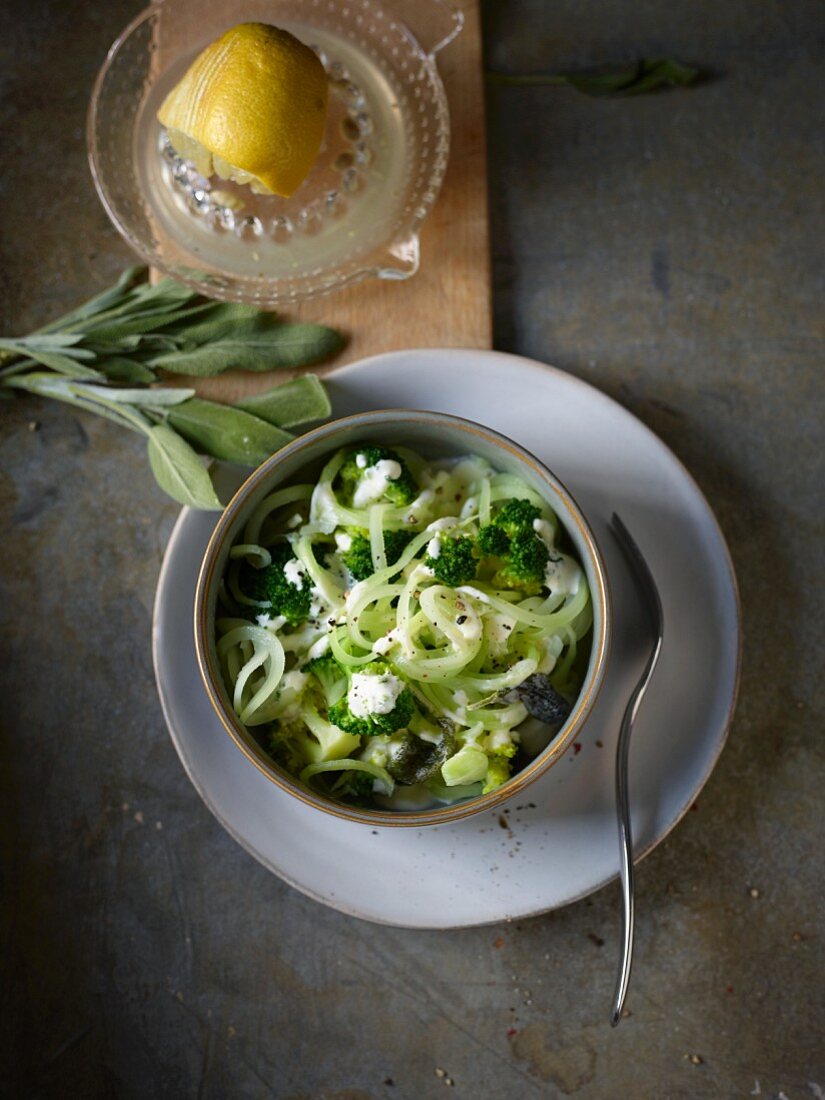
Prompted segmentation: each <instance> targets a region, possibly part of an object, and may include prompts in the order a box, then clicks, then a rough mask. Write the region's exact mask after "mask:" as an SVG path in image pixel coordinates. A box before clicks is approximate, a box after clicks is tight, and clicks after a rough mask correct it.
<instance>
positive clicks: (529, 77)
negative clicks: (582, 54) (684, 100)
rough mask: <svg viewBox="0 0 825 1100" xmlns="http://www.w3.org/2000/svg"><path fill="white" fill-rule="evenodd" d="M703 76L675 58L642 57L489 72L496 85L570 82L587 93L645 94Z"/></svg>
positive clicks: (685, 84) (571, 85) (569, 83)
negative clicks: (549, 69) (562, 68)
mask: <svg viewBox="0 0 825 1100" xmlns="http://www.w3.org/2000/svg"><path fill="white" fill-rule="evenodd" d="M700 76H701V72H700V70H699V69H695V68H691V66H689V65H683V64H682V63H681V62H680V61H676V60H674V59H673V58H650V57H647V58H641V59H639V60H636V61H628V62H626V63H623V64H620V65H604V66H599V67H598V68H593V69H581V70H578V71H573V72H561V73H512V74H511V73H496V72H491V73H488V74H487V77H488V79H489V80H491V81H492V82H494V83H496V84H512V85H542V84H547V85H560V84H567V85H569V86H570V87H571V88H575V89H576V91H578V92H582V93H583V94H584V95H589V96H594V97H602V96H626V95H642V94H644V93H645V92H653V91H656V90H658V89H660V88H664V87H671V88H677V87H682V88H684V87H688V86H689V85H690V84H693V83H695V81H696V80H697V79H698V78H699V77H700Z"/></svg>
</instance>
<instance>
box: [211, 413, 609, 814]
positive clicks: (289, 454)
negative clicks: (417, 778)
mask: <svg viewBox="0 0 825 1100" xmlns="http://www.w3.org/2000/svg"><path fill="white" fill-rule="evenodd" d="M398 422H403V423H404V424H405V425H410V424H419V425H424V426H426V427H429V428H437V426H438V424H439V423H445V424H447V425H448V426H449V427H451V428H458V429H459V430H461V431H464V432H465V433H466V434H467V435H468V436H474V437H476V438H481V439H483V440H484V441H485V442H486V443H487V444H492V445H493V446H494V447H496V448H499V449H502V450H504V451H506V452H507V453H509V454H510V455H511V456H512V457H514V458H515V459H516V460H517V461H519V462H522V463H524V464H526V465H527V466H528V467H530V468H531V469H532V470H533V472H534V473H536V474H537V475H538V476H539V478H540V479H541V480H543V481H545V482H547V483H549V485H550V486H551V487H552V488H553V490H554V491H555V493H556V494H557V495H558V496H559V498H560V499H561V501H562V503H563V504H564V506H565V509H566V516H565V517H560V518H562V519H563V522H564V521H565V520H566V521H567V522H572V523H574V524H575V526H576V527H577V529H578V532H579V534H580V535H581V537H582V539H583V541H584V544H585V546H586V547H587V550H588V553H589V556H590V564H591V566H592V569H593V573H594V576H595V580H596V592H595V593H593V591H592V586H591V598H592V599H593V601H594V604H595V603H596V602H598V605H599V607H600V610H601V614H600V616H599V629H598V632H597V633H594V637H593V643H592V646H593V648H592V649H591V660H590V663H591V665H592V674H591V675H590V677H589V680H588V679H586V680H585V684H584V685H583V688H582V691H581V692H580V694H579V696H578V698H577V699H576V702H575V705H574V707H573V710H572V711H571V713H570V715H569V717H568V718H567V721H566V722H565V724H564V726H562V728H561V730H560V731H559V733H558V734H557V735H556V737H555V738H554V739H553V741H551V743H550V744H549V745H548V746H547V747H546V748H545V749H544V750H543V751H542V752H541V753H539V755H538V756H537V757H535V758H534V759H533V760H532V761H530V763H529V764H527V765H526V767H524V768H522V769H521V770H520V771H519V772H517V773H516V774H515V775H514V776H512V777H511V778H510V779H509V780H508V781H507V782H506V783H504V784H502V786H501V787H498V788H497V789H496V790H494V791H490V792H489V793H488V794H482V795H477V796H476V797H475V798H470V799H467V800H465V801H463V802H457V803H454V804H452V805H449V806H441V807H438V808H433V809H429V810H413V811H405V810H397V811H392V810H378V809H377V810H364V809H360V808H357V807H349V806H346V805H344V804H343V803H338V802H334V801H332V800H331V799H327V798H324V797H322V796H321V795H318V794H316V793H315V792H314V791H312V790H310V789H309V788H308V787H304V786H302V785H301V784H300V783H299V782H298V781H297V780H295V779H293V777H291V776H289V775H288V774H287V773H286V772H284V771H281V770H280V769H279V768H278V766H277V765H276V764H275V763H274V761H272V760H271V759H270V758H269V757H268V756H267V754H266V753H265V751H264V750H263V749H262V748H261V747H260V746H259V745H257V743H256V742H255V740H254V737H253V736H252V735H251V734H250V733H249V731H248V730H246V728H245V727H244V726H243V725H242V723H241V722H240V720H239V719H238V718H237V716H236V715H235V714H234V712H233V711H231V710H230V709H228V708H227V707H226V706H225V705H224V702H223V700H222V698H221V695H220V691H219V689H218V687H217V685H218V684H219V683H220V675H221V674H220V669H219V668H217V667H216V666H215V664H214V661H213V656H212V652H211V649H210V644H209V642H210V634H209V631H210V625H211V627H212V628H213V627H214V622H213V623H212V624H210V622H209V615H208V604H209V599H208V597H209V595H210V594H211V586H212V584H213V583H214V579H215V573H216V566H217V561H218V557H219V556H220V552H221V550H222V549H223V545H224V542H225V540H226V537H227V534H228V532H229V529H230V528H231V526H232V524H233V523H234V521H235V519H236V518H237V515H238V512H239V511H240V510H241V509H242V508H243V507H244V505H245V504H246V503H247V501H248V499H249V497H250V496H251V495H252V493H253V492H254V490H255V489H257V488H258V487H259V486H260V484H261V483H262V482H264V481H266V479H267V478H268V477H269V476H270V475H271V473H272V471H273V470H277V468H278V466H279V465H281V464H282V463H283V462H284V461H285V460H286V459H289V458H293V457H294V456H296V455H300V453H301V452H302V451H304V450H306V449H307V448H311V447H312V446H313V445H314V444H316V443H317V442H318V441H320V440H325V439H326V440H332V441H333V443H332V445H331V446H330V447H329V450H330V451H331V450H334V449H335V444H334V439H335V437H336V436H337V435H338V434H339V433H340V432H341V431H342V429H347V428H353V427H355V428H357V427H359V426H368V425H372V424H385V423H398ZM273 488H275V486H273ZM193 625H194V635H195V653H196V656H197V662H198V669H199V671H200V675H201V681H202V683H203V686H204V688H205V690H206V694H207V697H208V699H209V702H210V704H211V706H212V709H213V710H214V712H215V714H216V716H217V718H218V720H219V721H220V723H221V725H222V726H223V728H224V730H225V731H226V732H227V733H228V734H229V736H230V737H231V738H232V740H233V741H234V742H235V744H236V746H237V747H238V748H239V749H240V750H241V752H243V754H244V756H246V758H247V759H248V760H249V761H250V762H251V763H252V764H254V765H255V767H256V768H257V769H258V770H259V771H260V772H261V773H262V774H263V775H265V776H266V777H267V779H269V780H270V781H271V782H273V783H274V784H275V785H276V786H277V787H280V788H281V790H283V791H285V792H286V793H287V794H290V795H293V796H294V797H296V798H298V799H299V800H300V801H301V802H303V803H305V804H306V805H308V806H311V807H313V808H315V809H320V810H322V811H323V812H325V813H328V814H330V815H332V816H334V817H337V818H339V819H341V820H345V821H352V822H357V823H358V824H366V825H373V826H375V825H382V826H389V827H394V826H398V827H404V826H424V825H438V824H443V823H445V822H448V821H456V820H458V819H460V818H465V817H470V816H472V815H474V814H476V813H479V812H483V811H484V810H489V809H492V808H493V807H495V806H497V805H499V804H500V803H501V802H504V801H505V800H508V799H510V798H511V797H513V796H514V795H515V794H517V793H519V792H520V791H522V790H524V788H526V787H527V786H528V785H529V784H530V783H532V782H533V781H534V780H535V779H537V778H538V777H539V776H540V775H542V774H543V773H544V772H545V771H547V770H548V768H550V767H551V766H552V765H553V764H555V763H556V762H557V761H558V760H559V759H561V757H562V756H563V755H564V753H565V752H566V751H567V749H568V748H569V746H570V745H571V744H572V743H573V741H574V740H575V738H576V736H577V735H578V734H579V732H580V731H581V728H582V726H583V725H584V723H585V721H586V719H587V717H588V715H589V714H590V712H591V711H592V709H593V706H594V705H595V702H596V699H597V698H598V695H599V693H600V691H601V687H602V684H603V683H604V677H605V670H606V667H607V661H608V658H609V654H610V648H611V641H612V599H611V591H610V583H609V579H608V574H607V569H606V567H605V562H604V557H603V555H602V553H601V550H600V549H599V546H598V543H597V542H596V539H595V536H594V535H593V532H592V530H591V528H590V525H589V523H588V522H587V520H586V518H585V516H584V513H583V512H582V510H581V508H580V507H579V505H578V504H577V502H576V501H575V499H574V497H573V496H572V494H571V493H570V491H569V490H568V489H567V487H566V486H565V485H564V484H563V483H562V482H561V481H560V480H559V478H558V477H557V476H556V475H555V474H554V473H553V472H552V471H551V470H550V469H549V468H548V467H547V466H545V464H544V463H543V462H541V461H540V460H539V459H537V458H536V457H535V455H533V454H531V453H530V452H529V451H528V450H526V449H525V448H524V447H521V446H520V445H519V444H518V443H515V442H514V441H513V440H511V439H509V438H508V437H507V436H505V435H503V434H501V433H500V432H497V431H495V430H494V429H492V428H488V427H486V426H484V425H482V424H478V423H477V422H475V421H472V420H467V419H465V418H463V417H458V416H453V415H452V414H450V413H441V412H434V411H429V410H426V409H402V408H389V409H374V410H369V411H365V412H359V413H353V414H351V415H349V416H344V417H340V418H337V419H335V420H329V421H326V422H325V423H324V424H321V425H319V426H318V427H317V428H314V429H312V430H311V431H309V432H306V433H305V434H304V435H301V436H298V437H296V438H295V439H294V440H292V441H290V442H289V443H287V444H286V445H285V446H284V447H282V448H281V449H280V450H279V451H277V452H276V453H275V454H274V455H272V456H271V457H270V458H268V459H267V460H266V462H264V463H262V465H261V466H259V467H258V468H257V469H256V470H254V471H253V472H252V473H251V474H250V475H249V477H248V478H246V480H245V481H244V482H243V483H242V485H241V486H240V487H239V488H238V489H237V490H236V492H235V493H234V495H233V496H232V499H231V500H230V501H229V503H228V504H227V505H226V507H225V508H224V510H223V512H222V513H221V515H220V517H219V519H218V522H217V524H216V525H215V529H214V530H213V532H212V534H211V535H210V538H209V542H208V544H207V546H206V550H205V551H204V556H203V560H202V563H201V568H200V571H199V573H198V579H197V583H196V587H195V600H194V621H193ZM594 653H595V660H594V659H593V655H594Z"/></svg>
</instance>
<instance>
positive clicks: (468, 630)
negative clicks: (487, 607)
mask: <svg viewBox="0 0 825 1100" xmlns="http://www.w3.org/2000/svg"><path fill="white" fill-rule="evenodd" d="M461 620H463V622H462V621H461ZM455 625H456V626H457V627H458V630H459V633H460V634H461V636H462V637H463V638H465V639H466V640H467V641H468V642H477V641H478V639H479V638H480V637H481V634H482V625H481V618H480V616H479V614H478V612H477V611H476V610H475V608H473V607H468V608H467V609H466V611H461V612H460V613H459V615H458V616H457V618H456V621H455Z"/></svg>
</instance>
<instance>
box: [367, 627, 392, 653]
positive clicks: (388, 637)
mask: <svg viewBox="0 0 825 1100" xmlns="http://www.w3.org/2000/svg"><path fill="white" fill-rule="evenodd" d="M397 642H398V634H397V632H396V631H395V630H391V631H390V632H389V634H385V635H384V637H383V638H379V639H378V640H377V641H376V642H374V643H373V646H372V651H373V653H377V654H378V656H379V657H384V656H386V654H387V653H389V651H390V650H391V649H392V647H393V646H394V645H395V644H396V643H397Z"/></svg>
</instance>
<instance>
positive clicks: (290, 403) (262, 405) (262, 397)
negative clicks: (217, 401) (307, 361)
mask: <svg viewBox="0 0 825 1100" xmlns="http://www.w3.org/2000/svg"><path fill="white" fill-rule="evenodd" d="M235 408H236V409H243V410H244V412H248V413H252V414H253V416H259V417H260V418H261V420H266V421H267V422H268V423H269V424H275V425H277V426H278V427H279V428H294V427H295V426H296V425H298V424H306V423H308V422H309V421H311V420H324V419H326V417H328V416H329V414H330V413H331V412H332V406H331V405H330V403H329V397H327V391H326V390H325V389H324V386H323V383H322V382H321V380H320V379H319V378H318V377H317V376H316V375H314V374H304V375H302V376H301V377H300V378H293V379H292V381H291V382H282V383H281V385H280V386H273V387H272V389H270V390H266V391H264V393H258V394H254V395H253V396H252V397H245V398H244V399H243V401H236V402H235Z"/></svg>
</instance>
